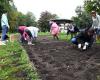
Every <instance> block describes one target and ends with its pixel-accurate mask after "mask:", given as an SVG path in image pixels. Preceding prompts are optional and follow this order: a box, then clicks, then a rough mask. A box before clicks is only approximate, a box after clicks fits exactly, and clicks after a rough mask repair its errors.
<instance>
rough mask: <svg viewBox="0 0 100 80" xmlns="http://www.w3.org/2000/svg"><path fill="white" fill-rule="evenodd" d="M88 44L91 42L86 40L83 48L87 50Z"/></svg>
mask: <svg viewBox="0 0 100 80" xmlns="http://www.w3.org/2000/svg"><path fill="white" fill-rule="evenodd" d="M88 45H89V43H88V42H85V44H84V46H83V50H86V49H87V46H88Z"/></svg>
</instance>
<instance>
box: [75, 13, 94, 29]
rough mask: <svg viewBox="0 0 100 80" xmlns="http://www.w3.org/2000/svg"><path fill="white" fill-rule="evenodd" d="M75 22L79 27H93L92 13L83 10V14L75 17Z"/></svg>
mask: <svg viewBox="0 0 100 80" xmlns="http://www.w3.org/2000/svg"><path fill="white" fill-rule="evenodd" d="M73 20H74V23H75V24H76V25H77V26H78V27H79V28H86V27H91V26H92V19H91V16H90V14H88V13H86V12H85V11H84V12H82V14H81V15H79V16H78V17H73Z"/></svg>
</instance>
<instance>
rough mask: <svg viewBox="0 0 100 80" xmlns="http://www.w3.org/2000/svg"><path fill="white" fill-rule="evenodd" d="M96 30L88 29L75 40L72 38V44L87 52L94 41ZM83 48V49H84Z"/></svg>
mask: <svg viewBox="0 0 100 80" xmlns="http://www.w3.org/2000/svg"><path fill="white" fill-rule="evenodd" d="M94 34H95V30H94V29H93V28H89V29H86V30H85V31H82V32H80V33H79V34H78V35H76V36H75V37H74V38H72V40H71V41H72V43H73V44H76V45H77V46H78V48H79V49H81V48H82V49H83V50H86V49H87V48H90V47H91V46H92V44H93V41H94ZM82 46H83V47H82Z"/></svg>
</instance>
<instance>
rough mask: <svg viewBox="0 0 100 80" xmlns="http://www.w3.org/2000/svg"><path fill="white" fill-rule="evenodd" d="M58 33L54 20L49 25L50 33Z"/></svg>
mask: <svg viewBox="0 0 100 80" xmlns="http://www.w3.org/2000/svg"><path fill="white" fill-rule="evenodd" d="M58 33H59V26H58V25H57V24H56V23H55V22H53V23H52V25H51V34H52V35H55V34H58Z"/></svg>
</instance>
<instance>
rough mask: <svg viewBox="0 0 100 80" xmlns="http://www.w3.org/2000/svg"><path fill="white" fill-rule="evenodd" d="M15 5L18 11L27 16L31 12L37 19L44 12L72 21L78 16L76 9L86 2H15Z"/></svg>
mask: <svg viewBox="0 0 100 80" xmlns="http://www.w3.org/2000/svg"><path fill="white" fill-rule="evenodd" d="M14 4H15V5H16V7H17V9H18V11H20V12H22V13H25V14H26V13H27V12H28V11H31V12H33V13H34V15H35V17H36V18H37V19H38V18H39V17H40V13H41V12H43V11H49V12H51V13H52V14H57V15H58V16H59V17H60V18H65V19H70V18H71V17H72V16H75V15H76V13H75V9H76V7H77V6H80V5H83V4H84V0H14Z"/></svg>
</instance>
